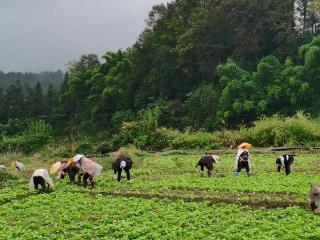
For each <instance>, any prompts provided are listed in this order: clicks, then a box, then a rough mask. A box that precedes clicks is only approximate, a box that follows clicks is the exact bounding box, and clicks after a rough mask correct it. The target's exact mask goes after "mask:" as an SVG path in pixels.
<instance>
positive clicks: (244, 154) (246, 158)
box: [234, 143, 252, 177]
mask: <svg viewBox="0 0 320 240" xmlns="http://www.w3.org/2000/svg"><path fill="white" fill-rule="evenodd" d="M251 147H252V145H251V144H250V143H241V144H240V145H239V146H238V152H237V154H236V157H235V162H234V169H235V172H234V176H239V173H240V171H241V169H243V168H244V169H245V170H246V172H247V176H248V177H250V176H252V172H251V170H250V153H249V150H248V149H249V148H251Z"/></svg>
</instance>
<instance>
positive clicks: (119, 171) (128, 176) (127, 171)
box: [114, 168, 130, 182]
mask: <svg viewBox="0 0 320 240" xmlns="http://www.w3.org/2000/svg"><path fill="white" fill-rule="evenodd" d="M124 171H125V172H126V173H127V180H130V170H129V169H124ZM117 173H118V175H117V180H118V182H120V179H121V173H122V169H121V168H120V169H119V170H118V171H116V170H114V174H117Z"/></svg>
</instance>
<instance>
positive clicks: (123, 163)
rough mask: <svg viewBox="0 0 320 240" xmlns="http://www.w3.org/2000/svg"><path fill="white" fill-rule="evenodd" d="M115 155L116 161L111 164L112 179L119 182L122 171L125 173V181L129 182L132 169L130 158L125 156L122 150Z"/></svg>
mask: <svg viewBox="0 0 320 240" xmlns="http://www.w3.org/2000/svg"><path fill="white" fill-rule="evenodd" d="M117 155H118V156H117V159H116V160H115V161H114V162H113V163H112V169H113V172H114V179H116V180H117V181H118V182H120V179H121V172H122V170H124V171H125V172H126V173H127V180H128V181H130V180H131V177H130V169H131V168H132V165H133V162H132V160H131V159H130V157H127V156H126V155H125V153H124V151H123V150H119V151H118V153H117Z"/></svg>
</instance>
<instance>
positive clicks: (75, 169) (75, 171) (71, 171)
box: [66, 161, 83, 185]
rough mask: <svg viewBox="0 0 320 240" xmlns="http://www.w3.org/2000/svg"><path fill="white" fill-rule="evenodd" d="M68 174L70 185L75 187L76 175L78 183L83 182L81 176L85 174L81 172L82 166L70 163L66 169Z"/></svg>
mask: <svg viewBox="0 0 320 240" xmlns="http://www.w3.org/2000/svg"><path fill="white" fill-rule="evenodd" d="M66 173H68V175H69V180H70V184H71V185H74V182H75V178H76V175H78V182H79V183H80V182H81V176H83V172H82V171H80V166H79V164H77V163H76V162H74V161H69V162H68V165H67V168H66Z"/></svg>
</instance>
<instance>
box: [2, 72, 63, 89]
mask: <svg viewBox="0 0 320 240" xmlns="http://www.w3.org/2000/svg"><path fill="white" fill-rule="evenodd" d="M63 78H64V73H63V72H62V71H60V70H58V71H55V72H51V71H46V72H41V73H29V72H25V73H22V72H8V73H4V72H2V71H0V87H1V88H3V89H7V88H8V87H9V86H10V85H11V84H14V83H15V82H16V81H17V80H20V81H21V83H22V85H23V86H25V87H27V88H28V87H30V88H32V87H34V86H35V85H36V83H37V82H40V84H41V86H42V89H43V90H44V91H47V89H48V86H49V84H50V83H51V84H52V85H53V87H54V88H55V89H58V88H59V86H60V85H61V83H62V81H63Z"/></svg>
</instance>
